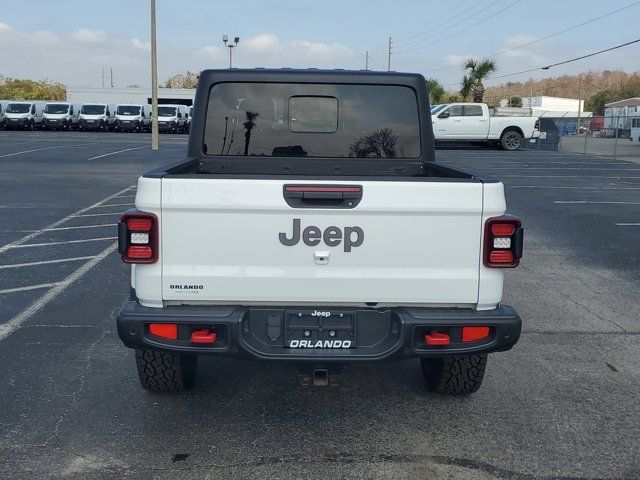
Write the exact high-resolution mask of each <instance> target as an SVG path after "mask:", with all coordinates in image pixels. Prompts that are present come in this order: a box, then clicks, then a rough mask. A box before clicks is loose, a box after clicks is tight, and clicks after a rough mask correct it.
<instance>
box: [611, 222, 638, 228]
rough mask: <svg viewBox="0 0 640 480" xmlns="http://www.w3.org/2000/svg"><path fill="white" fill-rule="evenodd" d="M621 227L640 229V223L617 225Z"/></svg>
mask: <svg viewBox="0 0 640 480" xmlns="http://www.w3.org/2000/svg"><path fill="white" fill-rule="evenodd" d="M616 225H617V226H619V227H640V223H616Z"/></svg>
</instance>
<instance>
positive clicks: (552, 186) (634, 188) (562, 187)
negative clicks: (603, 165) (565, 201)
mask: <svg viewBox="0 0 640 480" xmlns="http://www.w3.org/2000/svg"><path fill="white" fill-rule="evenodd" d="M507 188H553V189H569V190H570V189H575V190H640V187H574V186H554V185H508V186H507Z"/></svg>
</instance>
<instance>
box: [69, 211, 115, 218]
mask: <svg viewBox="0 0 640 480" xmlns="http://www.w3.org/2000/svg"><path fill="white" fill-rule="evenodd" d="M108 215H122V214H121V213H120V212H113V213H86V214H84V215H74V216H73V218H80V217H105V216H108Z"/></svg>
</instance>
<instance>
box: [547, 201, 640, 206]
mask: <svg viewBox="0 0 640 480" xmlns="http://www.w3.org/2000/svg"><path fill="white" fill-rule="evenodd" d="M553 203H559V204H578V205H585V204H592V203H593V204H597V205H640V202H607V201H597V200H554V201H553Z"/></svg>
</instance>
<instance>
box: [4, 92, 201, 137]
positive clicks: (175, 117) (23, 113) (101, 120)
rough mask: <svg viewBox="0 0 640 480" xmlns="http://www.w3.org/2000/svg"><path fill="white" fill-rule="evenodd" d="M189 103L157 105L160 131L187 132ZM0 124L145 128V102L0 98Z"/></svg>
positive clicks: (32, 127)
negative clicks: (86, 101) (125, 102)
mask: <svg viewBox="0 0 640 480" xmlns="http://www.w3.org/2000/svg"><path fill="white" fill-rule="evenodd" d="M192 114H193V107H187V106H186V105H158V127H159V130H160V131H161V132H168V133H189V127H190V126H191V116H192ZM0 127H2V128H4V129H5V130H12V129H21V130H36V129H42V130H80V131H88V130H93V131H105V132H106V131H114V132H127V131H128V132H148V131H150V130H151V108H150V106H149V105H139V104H119V105H107V104H104V103H83V104H81V105H74V104H72V103H68V102H36V101H11V100H0Z"/></svg>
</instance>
